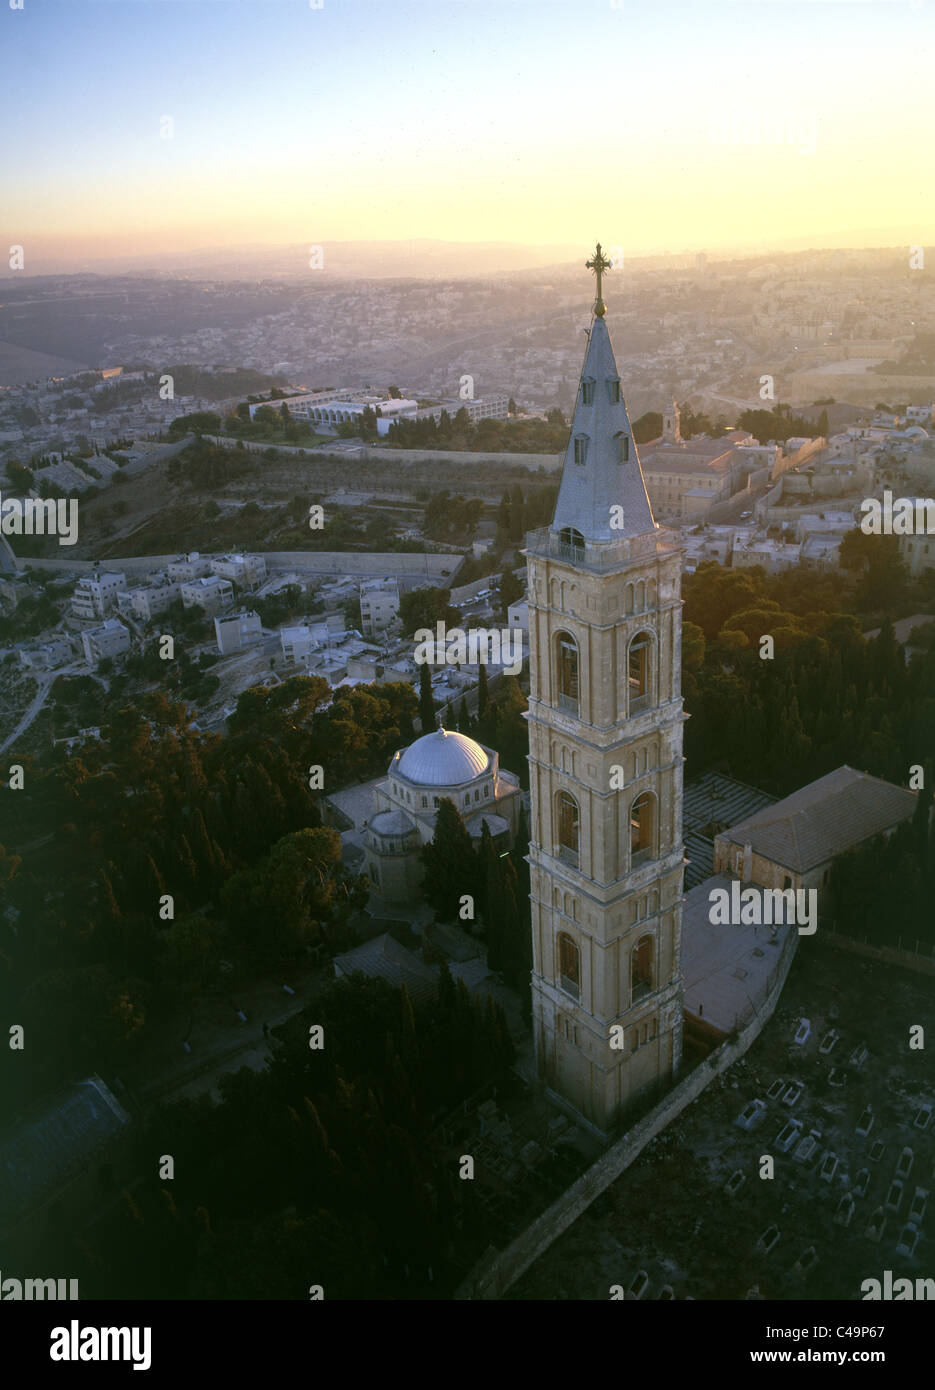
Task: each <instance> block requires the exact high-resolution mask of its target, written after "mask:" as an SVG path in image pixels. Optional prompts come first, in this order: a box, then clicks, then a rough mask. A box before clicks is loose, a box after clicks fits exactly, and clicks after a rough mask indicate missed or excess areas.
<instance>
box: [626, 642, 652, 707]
mask: <svg viewBox="0 0 935 1390" xmlns="http://www.w3.org/2000/svg"><path fill="white" fill-rule="evenodd" d="M650 649H651V648H650V638H649V635H648V633H645V632H638V633H637V635H636V636H635V637H634V638H633V641H632V642H631V643H630V653H629V687H630V713H631V714H635V713H636V711H637V710H640V709H645V708H646V706H647V705H648V704H649V656H650Z"/></svg>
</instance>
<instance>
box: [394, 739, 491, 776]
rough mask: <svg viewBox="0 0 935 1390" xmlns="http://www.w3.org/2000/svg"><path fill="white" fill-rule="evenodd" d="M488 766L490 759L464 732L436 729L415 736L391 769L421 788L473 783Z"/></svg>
mask: <svg viewBox="0 0 935 1390" xmlns="http://www.w3.org/2000/svg"><path fill="white" fill-rule="evenodd" d="M489 769H490V758H489V757H488V756H487V754H486V753H485V752H484V750H483V748H481V746H480V744H479V743H475V742H474V740H473V739H472V738H468V737H467V736H466V735H465V734H455V733H451V732H450V731H449V730H448V729H436V730H435V732H434V733H432V734H423V736H422V738H417V739H416V741H415V743H413V744H411V745H410V746H409V747H408V748H407V749H406V751H405V752H404V753H403V754H402V756H401V757H400V758H399V760H398V761H397V760H396V759H395V758H394V760H393V766H392V767H391V768H390V771H391V772H398V773H400V774H401V775H402V776H403V777H407V778H408V779H409V781H410V782H417V783H418V784H419V785H420V786H422V787H456V786H459V785H460V784H461V783H462V782H473V781H474V778H475V777H480V776H482V774H483V773H485V772H487V771H489Z"/></svg>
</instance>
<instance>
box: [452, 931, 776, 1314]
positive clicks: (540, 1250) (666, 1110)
mask: <svg viewBox="0 0 935 1390" xmlns="http://www.w3.org/2000/svg"><path fill="white" fill-rule="evenodd" d="M798 940H799V938H798V935H797V933H795V932H791V933H790V934H789V936H788V937H787V939H786V944H785V945H784V947H783V951H782V954H781V956H780V958H779V961H778V962H777V966H776V971H775V975H774V977H773V979H772V980H771V982H770V985H769V988H768V990H767V993H766V996H765V998H764V1000H763V1003H762V1005H761V1007H760V1009H759V1011H758V1012H757V1014H756V1015H755V1017H754V1018H753V1019H752V1021H751V1022H750V1023H748V1024H747V1026H746V1027H745V1028H744V1029H743V1031H742V1032H741V1033H740V1034H739V1036H738V1037H737V1038H736V1039H735V1041H733V1042H725V1043H723V1044H722V1045H721V1046H720V1047H719V1048H718V1049H717V1050H716V1051H714V1052H712V1053H711V1055H710V1056H709V1057H708V1058H707V1060H706V1061H704V1062H702V1063H700V1065H699V1066H697V1067H696V1068H695V1070H694V1071H692V1072H690V1073H689V1075H688V1076H686V1077H685V1079H684V1080H683V1081H680V1082H679V1083H678V1085H677V1086H675V1088H674V1089H673V1090H671V1091H670V1092H669V1094H668V1095H667V1096H666V1097H665V1098H664V1099H663V1100H661V1101H660V1102H659V1104H658V1105H657V1106H655V1107H654V1109H652V1110H651V1111H650V1112H649V1114H648V1115H646V1116H644V1117H643V1119H642V1120H638V1121H637V1123H636V1124H635V1125H634V1126H633V1127H632V1129H629V1130H627V1132H626V1134H624V1135H623V1137H622V1138H621V1139H618V1140H617V1142H616V1143H615V1144H613V1145H611V1147H610V1148H609V1149H608V1150H607V1152H606V1153H604V1154H602V1155H601V1157H600V1158H599V1159H597V1160H596V1161H595V1162H594V1163H592V1165H591V1167H590V1168H589V1169H588V1170H587V1172H585V1173H582V1175H581V1177H580V1178H578V1179H577V1180H576V1181H575V1182H573V1183H572V1185H571V1187H569V1188H568V1189H567V1191H565V1192H563V1193H562V1195H561V1197H559V1198H558V1200H557V1201H556V1202H553V1203H552V1205H551V1206H550V1207H548V1208H547V1209H546V1210H545V1211H544V1212H543V1213H542V1215H541V1216H538V1217H537V1218H536V1220H535V1221H533V1222H532V1224H531V1225H530V1226H527V1228H526V1230H525V1231H523V1233H522V1234H521V1235H519V1236H517V1238H516V1239H515V1240H514V1241H513V1242H512V1244H510V1245H508V1246H507V1248H506V1249H505V1250H502V1251H500V1252H498V1253H497V1254H496V1255H494V1256H493V1257H492V1258H491V1259H490V1260H489V1262H482V1263H481V1264H480V1265H478V1266H476V1267H475V1268H474V1269H473V1270H472V1271H471V1273H470V1274H469V1275H468V1277H467V1279H465V1281H464V1283H463V1284H462V1285H461V1286H460V1288H459V1289H458V1290H457V1292H456V1294H455V1297H456V1298H459V1299H478V1298H481V1299H491V1298H502V1296H503V1295H504V1294H505V1293H506V1291H507V1290H508V1289H509V1288H510V1286H511V1285H512V1284H515V1282H516V1280H517V1279H519V1278H520V1276H521V1275H523V1274H525V1272H526V1270H527V1269H528V1268H529V1266H530V1265H531V1264H532V1263H533V1262H534V1261H535V1260H537V1259H538V1258H539V1256H540V1255H542V1254H544V1253H545V1251H546V1250H548V1248H549V1246H550V1245H552V1244H553V1242H554V1241H555V1240H557V1238H558V1237H559V1236H560V1235H561V1234H562V1232H563V1231H566V1230H567V1229H568V1227H569V1226H570V1225H571V1224H572V1222H574V1221H575V1220H577V1218H578V1217H579V1216H580V1215H581V1213H582V1212H583V1211H586V1210H587V1208H588V1207H589V1206H590V1205H591V1203H592V1202H593V1201H594V1200H595V1199H596V1198H597V1197H600V1195H601V1193H602V1192H605V1191H606V1190H607V1188H608V1187H609V1186H610V1184H611V1183H612V1182H614V1181H615V1180H616V1179H617V1178H618V1177H619V1176H620V1174H621V1173H622V1172H624V1171H625V1169H627V1168H629V1166H630V1164H631V1163H633V1161H634V1160H635V1159H637V1158H639V1156H640V1154H641V1153H642V1152H643V1150H644V1149H645V1147H646V1145H647V1144H648V1143H649V1141H650V1140H651V1139H654V1138H655V1137H656V1135H657V1134H659V1133H660V1132H661V1131H662V1130H663V1129H665V1127H666V1125H668V1124H670V1123H671V1121H672V1120H674V1119H675V1118H676V1116H677V1115H680V1114H681V1113H682V1111H683V1110H684V1109H685V1107H686V1106H688V1105H690V1104H691V1103H692V1101H693V1100H696V1099H697V1098H698V1096H700V1095H701V1092H702V1091H703V1090H704V1089H705V1087H706V1086H708V1085H710V1083H711V1082H712V1081H713V1080H714V1079H715V1077H717V1076H720V1075H722V1073H723V1072H725V1071H727V1069H728V1068H729V1067H730V1066H732V1065H733V1063H734V1062H736V1061H737V1060H738V1059H739V1058H740V1057H742V1056H743V1055H744V1053H745V1052H746V1051H747V1050H748V1048H749V1047H750V1046H751V1045H752V1044H753V1043H754V1042H755V1041H756V1039H757V1038H758V1037H759V1035H760V1033H761V1032H762V1029H763V1026H764V1024H766V1023H767V1021H768V1020H769V1019H770V1018H771V1017H772V1013H773V1010H774V1009H775V1007H776V1003H777V1000H778V999H779V995H780V993H781V992H782V987H783V985H784V984H785V982H786V977H787V975H788V974H789V967H790V965H791V964H792V959H793V957H794V955H795V951H796V947H797V945H798Z"/></svg>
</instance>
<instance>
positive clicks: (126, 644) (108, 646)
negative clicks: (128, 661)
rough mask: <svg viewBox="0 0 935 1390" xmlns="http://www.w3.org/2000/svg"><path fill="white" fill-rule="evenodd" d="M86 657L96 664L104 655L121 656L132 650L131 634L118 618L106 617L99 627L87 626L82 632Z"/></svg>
mask: <svg viewBox="0 0 935 1390" xmlns="http://www.w3.org/2000/svg"><path fill="white" fill-rule="evenodd" d="M81 645H82V646H83V648H84V659H85V661H87V662H88V664H89V665H90V666H95V665H97V663H98V662H99V661H102V660H103V659H104V657H115V656H120V655H121V654H122V653H123V652H127V651H129V650H130V634H129V632H128V631H127V629H126V628H125V627H124V625H123V623H121V622H118V621H117V619H116V618H106V619H105V620H104V622H102V623H101V624H100V626H99V627H89V628H86V629H85V631H84V632H82V634H81Z"/></svg>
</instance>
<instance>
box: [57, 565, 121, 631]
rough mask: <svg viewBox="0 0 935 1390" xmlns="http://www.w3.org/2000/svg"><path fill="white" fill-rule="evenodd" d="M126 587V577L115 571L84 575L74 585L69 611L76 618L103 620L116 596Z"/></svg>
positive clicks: (113, 603) (112, 605)
mask: <svg viewBox="0 0 935 1390" xmlns="http://www.w3.org/2000/svg"><path fill="white" fill-rule="evenodd" d="M126 587H127V577H126V575H125V574H121V573H119V572H117V571H113V572H110V571H108V572H106V573H104V574H94V575H85V576H84V577H83V578H82V579H79V580H78V582H77V584H76V585H75V588H74V592H73V594H72V597H71V611H72V613H73V614H74V615H75V617H76V618H82V619H84V620H91V619H94V618H103V617H104V616H105V615H106V614H107V613H108V612H110V610H111V609H112V608H113V607H114V605H115V603H116V601H117V595H118V594H119V593H122V592H123V590H124V589H126Z"/></svg>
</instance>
